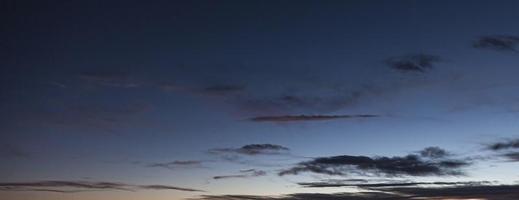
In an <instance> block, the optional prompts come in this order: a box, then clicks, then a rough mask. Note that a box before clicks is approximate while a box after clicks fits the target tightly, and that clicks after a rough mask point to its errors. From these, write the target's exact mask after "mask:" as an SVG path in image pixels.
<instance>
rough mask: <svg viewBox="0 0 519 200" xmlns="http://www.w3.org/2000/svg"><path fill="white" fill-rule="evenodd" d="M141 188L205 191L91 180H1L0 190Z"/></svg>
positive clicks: (71, 191)
mask: <svg viewBox="0 0 519 200" xmlns="http://www.w3.org/2000/svg"><path fill="white" fill-rule="evenodd" d="M141 189H153V190H179V191H188V192H203V190H198V189H192V188H183V187H175V186H169V185H132V184H126V183H116V182H90V181H36V182H0V191H43V192H61V193H73V192H88V191H106V190H119V191H136V190H141Z"/></svg>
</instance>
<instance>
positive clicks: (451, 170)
mask: <svg viewBox="0 0 519 200" xmlns="http://www.w3.org/2000/svg"><path fill="white" fill-rule="evenodd" d="M468 165H470V163H469V162H467V161H464V160H456V159H429V157H420V156H419V155H414V154H409V155H407V156H403V157H400V156H395V157H385V156H379V157H368V156H351V155H341V156H332V157H319V158H315V159H313V160H310V161H305V162H300V163H298V164H297V165H296V166H295V167H292V168H290V169H286V170H282V171H281V172H279V175H280V176H283V175H290V174H291V175H297V174H299V173H302V172H313V173H318V174H327V175H346V174H349V173H355V174H361V175H383V176H432V175H434V176H447V175H463V174H464V173H463V172H462V171H461V169H462V168H463V167H465V166H468Z"/></svg>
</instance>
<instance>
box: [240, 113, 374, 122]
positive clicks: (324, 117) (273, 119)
mask: <svg viewBox="0 0 519 200" xmlns="http://www.w3.org/2000/svg"><path fill="white" fill-rule="evenodd" d="M373 117H379V115H367V114H366V115H281V116H259V117H253V118H250V119H249V120H250V121H254V122H297V121H324V120H335V119H362V118H373Z"/></svg>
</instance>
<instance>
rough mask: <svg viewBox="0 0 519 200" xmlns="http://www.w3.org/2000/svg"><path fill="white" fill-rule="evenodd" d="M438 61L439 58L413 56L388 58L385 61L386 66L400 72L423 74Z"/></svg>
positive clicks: (420, 55) (421, 55) (433, 56)
mask: <svg viewBox="0 0 519 200" xmlns="http://www.w3.org/2000/svg"><path fill="white" fill-rule="evenodd" d="M440 61H441V59H440V57H439V56H435V55H428V54H415V55H407V56H400V57H392V58H389V59H387V60H386V64H387V65H389V67H391V68H393V69H395V70H398V71H400V72H425V71H426V70H429V69H432V68H433V66H434V64H436V63H437V62H440Z"/></svg>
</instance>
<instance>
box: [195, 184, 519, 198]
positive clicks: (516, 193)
mask: <svg viewBox="0 0 519 200" xmlns="http://www.w3.org/2000/svg"><path fill="white" fill-rule="evenodd" d="M195 199H198V200H374V199H378V200H381V199H384V200H397V199H398V200H406V199H408V200H411V199H485V200H516V199H519V186H518V185H470V184H468V185H460V186H458V185H456V186H448V187H415V186H409V187H378V188H375V189H372V190H370V192H356V193H332V194H319V193H295V194H289V195H284V196H253V195H204V196H201V197H199V198H195ZM193 200H194V199H193Z"/></svg>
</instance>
